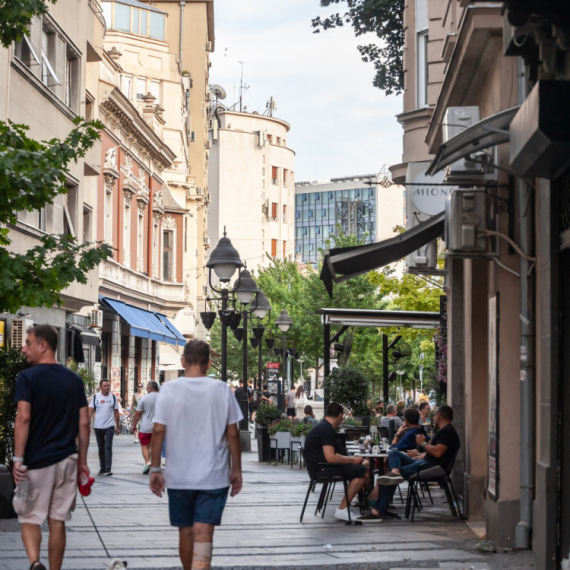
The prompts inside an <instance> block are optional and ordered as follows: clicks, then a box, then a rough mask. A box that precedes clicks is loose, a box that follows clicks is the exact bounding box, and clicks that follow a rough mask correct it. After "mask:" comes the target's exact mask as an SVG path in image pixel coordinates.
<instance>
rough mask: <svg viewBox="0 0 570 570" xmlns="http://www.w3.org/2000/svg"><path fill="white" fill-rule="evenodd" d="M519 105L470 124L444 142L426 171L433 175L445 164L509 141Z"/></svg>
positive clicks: (447, 164)
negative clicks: (510, 128) (511, 125)
mask: <svg viewBox="0 0 570 570" xmlns="http://www.w3.org/2000/svg"><path fill="white" fill-rule="evenodd" d="M518 110H519V107H512V108H511V109H506V110H505V111H501V112H499V113H496V114H495V115H491V116H490V117H487V118H485V119H483V120H482V121H479V122H478V123H475V124H474V125H471V126H470V127H468V128H467V129H465V130H464V131H461V132H460V133H459V134H458V135H455V136H454V137H452V138H450V139H449V140H448V141H447V142H444V143H443V144H442V145H441V146H440V147H439V150H438V152H437V154H436V156H435V158H434V159H433V161H432V163H431V164H430V166H429V168H428V169H427V171H426V174H427V175H428V176H433V175H434V174H435V173H436V172H439V171H440V170H442V169H443V168H445V167H446V166H449V165H450V164H453V163H454V162H456V161H457V160H460V159H461V158H465V157H466V156H468V155H470V154H473V153H475V152H477V151H480V150H483V149H485V148H490V147H493V146H497V145H500V144H503V143H507V142H509V137H510V135H509V126H510V124H511V121H512V120H513V118H514V116H515V115H516V114H517V111H518Z"/></svg>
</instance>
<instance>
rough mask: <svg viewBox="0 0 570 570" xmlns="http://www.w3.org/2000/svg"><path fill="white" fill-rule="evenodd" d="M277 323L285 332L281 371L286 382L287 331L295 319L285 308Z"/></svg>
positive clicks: (279, 388)
mask: <svg viewBox="0 0 570 570" xmlns="http://www.w3.org/2000/svg"><path fill="white" fill-rule="evenodd" d="M275 324H276V325H277V327H278V328H279V330H280V331H281V332H282V333H283V353H282V354H283V359H282V362H283V370H282V372H281V378H282V382H283V383H285V365H286V364H287V331H288V330H289V329H290V328H291V325H292V324H293V319H291V317H290V316H289V313H288V312H287V311H286V310H285V309H283V310H282V311H281V314H280V315H279V316H278V317H277V319H276V321H275ZM281 386H282V384H281V382H280V383H279V385H278V388H277V398H278V400H279V409H280V410H281V411H283V398H282V397H281V393H282V387H281Z"/></svg>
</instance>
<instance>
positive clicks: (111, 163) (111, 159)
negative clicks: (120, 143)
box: [104, 146, 118, 170]
mask: <svg viewBox="0 0 570 570" xmlns="http://www.w3.org/2000/svg"><path fill="white" fill-rule="evenodd" d="M117 148H118V147H116V146H114V147H113V148H110V149H109V150H108V151H107V152H106V153H105V166H104V168H113V169H115V170H117Z"/></svg>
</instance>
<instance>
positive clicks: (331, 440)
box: [305, 420, 336, 467]
mask: <svg viewBox="0 0 570 570" xmlns="http://www.w3.org/2000/svg"><path fill="white" fill-rule="evenodd" d="M335 436H336V432H335V430H334V428H333V427H332V426H331V424H330V423H329V422H328V421H327V420H323V421H321V422H319V423H318V424H317V425H316V426H314V427H313V428H312V429H311V431H310V432H309V433H308V434H307V438H306V439H305V459H306V461H307V463H308V464H309V465H311V466H314V467H316V466H317V463H326V462H327V460H326V459H325V454H324V452H323V446H324V445H330V446H331V447H333V448H335V449H336V447H335Z"/></svg>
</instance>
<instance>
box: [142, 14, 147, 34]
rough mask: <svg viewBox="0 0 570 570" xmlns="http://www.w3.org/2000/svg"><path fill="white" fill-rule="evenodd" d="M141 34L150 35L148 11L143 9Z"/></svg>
mask: <svg viewBox="0 0 570 570" xmlns="http://www.w3.org/2000/svg"><path fill="white" fill-rule="evenodd" d="M141 34H142V35H143V36H148V12H147V11H146V10H141Z"/></svg>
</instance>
